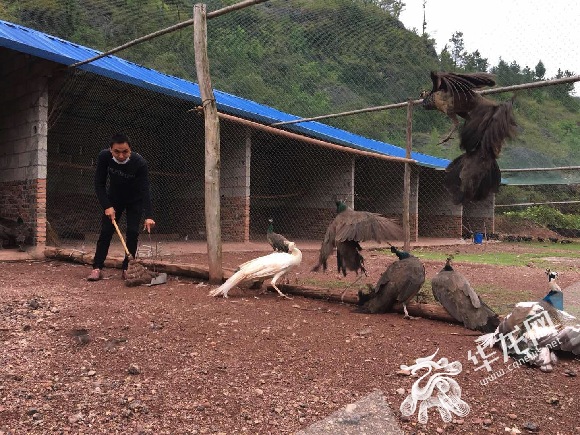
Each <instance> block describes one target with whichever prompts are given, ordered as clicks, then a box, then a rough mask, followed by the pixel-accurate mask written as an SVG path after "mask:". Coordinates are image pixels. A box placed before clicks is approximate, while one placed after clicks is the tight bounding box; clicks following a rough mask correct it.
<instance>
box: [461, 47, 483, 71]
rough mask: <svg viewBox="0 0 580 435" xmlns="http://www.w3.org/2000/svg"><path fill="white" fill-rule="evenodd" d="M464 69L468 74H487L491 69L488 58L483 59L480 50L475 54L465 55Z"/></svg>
mask: <svg viewBox="0 0 580 435" xmlns="http://www.w3.org/2000/svg"><path fill="white" fill-rule="evenodd" d="M464 62H465V65H464V68H465V71H467V72H486V71H487V68H488V67H489V63H488V61H487V58H483V57H481V54H480V53H479V50H475V51H474V52H473V53H469V54H465V56H464Z"/></svg>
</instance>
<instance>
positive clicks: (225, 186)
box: [220, 123, 252, 242]
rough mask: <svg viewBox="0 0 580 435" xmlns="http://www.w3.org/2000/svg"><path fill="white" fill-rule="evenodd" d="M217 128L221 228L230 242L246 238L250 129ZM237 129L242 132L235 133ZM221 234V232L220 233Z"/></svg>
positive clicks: (248, 236)
mask: <svg viewBox="0 0 580 435" xmlns="http://www.w3.org/2000/svg"><path fill="white" fill-rule="evenodd" d="M222 125H224V127H225V126H227V127H226V128H221V129H220V130H223V132H221V141H220V142H221V143H222V146H221V179H220V196H221V230H222V237H224V238H227V240H229V241H234V242H247V241H249V240H250V167H251V166H250V162H251V158H252V133H251V131H250V129H249V128H248V127H243V128H242V127H241V126H238V127H239V128H238V131H237V133H238V134H235V132H236V129H235V126H231V125H229V124H225V123H222ZM239 129H242V131H243V132H244V133H245V134H239V133H240V131H239ZM223 234H225V236H223Z"/></svg>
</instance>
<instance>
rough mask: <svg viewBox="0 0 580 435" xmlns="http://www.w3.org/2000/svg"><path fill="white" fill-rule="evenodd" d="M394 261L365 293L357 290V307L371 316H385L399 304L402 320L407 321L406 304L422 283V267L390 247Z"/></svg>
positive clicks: (421, 264)
mask: <svg viewBox="0 0 580 435" xmlns="http://www.w3.org/2000/svg"><path fill="white" fill-rule="evenodd" d="M391 252H392V253H393V254H395V255H396V256H397V258H398V261H394V262H393V263H391V264H390V265H389V267H387V270H385V271H384V272H383V274H382V275H381V277H380V278H379V280H378V282H377V284H376V285H375V286H374V288H373V287H370V288H369V289H368V290H359V292H358V298H359V301H358V304H359V305H361V306H363V307H364V309H366V310H368V311H369V312H371V313H386V312H389V311H391V310H392V308H393V305H395V304H396V303H400V304H403V311H404V312H405V318H406V319H411V318H412V317H411V316H409V312H408V311H407V303H408V302H409V301H410V300H411V299H412V298H413V297H414V296H416V295H417V293H419V290H421V286H422V285H423V283H424V282H425V266H424V265H423V263H422V262H421V260H419V259H418V258H417V257H415V256H414V255H412V254H410V253H409V252H406V251H401V250H399V249H397V248H396V247H394V246H391Z"/></svg>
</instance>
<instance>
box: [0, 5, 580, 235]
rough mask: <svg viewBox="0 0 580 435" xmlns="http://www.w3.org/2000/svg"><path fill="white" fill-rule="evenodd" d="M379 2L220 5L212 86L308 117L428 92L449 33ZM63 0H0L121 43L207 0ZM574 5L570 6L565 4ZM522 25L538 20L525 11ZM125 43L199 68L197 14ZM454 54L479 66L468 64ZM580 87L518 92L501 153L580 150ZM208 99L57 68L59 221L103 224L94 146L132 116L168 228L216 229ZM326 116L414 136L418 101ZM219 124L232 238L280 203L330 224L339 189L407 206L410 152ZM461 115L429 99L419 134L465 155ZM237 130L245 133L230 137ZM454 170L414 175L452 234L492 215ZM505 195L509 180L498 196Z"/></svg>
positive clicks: (435, 226) (179, 66)
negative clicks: (456, 118) (230, 8)
mask: <svg viewBox="0 0 580 435" xmlns="http://www.w3.org/2000/svg"><path fill="white" fill-rule="evenodd" d="M64 3H65V4H66V5H65V7H63V4H64ZM232 3H234V2H232V1H216V0H212V1H208V2H207V9H208V11H212V10H217V9H219V8H221V7H223V6H225V5H228V4H232ZM374 3H376V2H371V1H362V0H360V1H359V0H332V1H328V2H320V1H314V0H292V1H287V0H286V1H282V0H271V1H269V2H266V3H264V4H260V5H256V6H252V7H250V8H247V9H243V10H239V11H236V12H233V13H229V14H226V15H223V16H220V17H217V18H215V19H212V20H209V21H208V54H209V59H210V71H211V76H212V84H213V86H214V88H216V89H219V90H222V91H225V92H229V93H232V94H235V95H237V96H240V97H244V98H247V99H249V100H252V101H256V102H258V103H261V104H265V105H268V106H271V107H275V108H276V109H280V110H282V111H285V112H288V113H291V114H295V115H298V116H304V117H308V116H317V115H324V114H327V113H336V112H341V111H345V110H353V109H361V108H365V107H370V106H377V105H384V104H389V103H396V102H403V101H407V100H409V99H416V98H418V97H419V93H420V91H421V90H422V89H429V88H430V87H431V81H430V79H429V70H431V69H433V70H439V69H444V68H445V67H446V65H445V64H444V62H443V61H444V59H443V55H442V53H440V50H441V47H439V48H438V49H437V50H436V49H435V48H434V45H433V40H432V39H430V37H429V35H428V34H425V35H418V34H416V33H413V32H410V31H408V30H406V29H405V28H404V26H403V25H402V23H401V22H400V21H398V20H397V19H396V18H395V17H393V15H392V14H390V13H389V12H388V11H384V10H380V9H379V8H378V7H377V5H376V4H374ZM63 4H59V2H56V3H54V4H53V3H50V4H45V3H44V2H33V1H18V2H16V1H7V2H5V6H4V7H3V8H0V18H2V19H5V20H8V21H13V22H16V23H21V24H23V25H26V26H29V27H32V28H35V29H38V30H41V31H45V32H47V33H50V34H53V35H56V36H59V37H62V38H64V39H67V40H70V41H73V42H76V43H79V44H83V45H86V46H89V47H93V48H97V49H100V50H107V49H110V48H112V47H115V46H117V45H119V44H122V43H125V42H127V41H129V40H131V39H133V38H136V37H139V36H142V35H144V34H147V33H150V32H153V31H156V30H159V29H161V28H164V27H168V26H170V25H173V24H176V23H178V22H181V21H184V20H187V19H190V18H191V17H192V8H193V5H194V2H193V1H187V0H172V1H132V0H123V1H104V0H97V1H90V2H89V1H83V0H76V1H75V0H71V1H67V2H63ZM562 13H563V14H565V13H566V9H565V8H563V10H562ZM88 24H90V25H88ZM513 25H514V26H521V27H522V28H524V26H525V25H526V24H525V23H521V22H514V23H513ZM465 31H466V32H468V30H465ZM449 37H451V35H449ZM554 43H557V41H554ZM467 54H468V53H467ZM118 55H119V56H120V57H122V58H125V59H128V60H131V61H134V62H136V63H138V64H141V65H144V66H146V67H149V68H153V69H156V70H159V71H161V72H164V73H167V74H172V75H175V76H179V77H182V78H185V79H188V80H192V81H196V76H195V68H194V52H193V35H192V31H191V28H184V29H181V30H179V31H176V32H173V33H170V34H167V35H164V36H161V37H158V38H155V39H152V40H150V41H147V42H144V43H141V44H139V45H137V46H134V47H131V48H128V49H126V50H123V51H122V52H120V53H118ZM465 59H467V57H465ZM504 64H505V65H504ZM504 64H499V65H497V66H494V65H492V64H491V63H488V64H487V69H488V70H491V71H492V72H494V73H495V74H496V76H497V78H498V84H500V85H509V84H516V83H523V82H525V81H526V80H527V81H534V80H538V79H539V77H535V76H534V73H533V71H531V70H530V68H528V67H527V66H526V68H527V69H526V68H524V66H523V65H522V66H520V65H517V63H515V61H514V62H513V63H512V64H509V61H508V62H507V63H506V62H504ZM447 66H448V65H447ZM455 67H456V68H458V69H461V68H462V69H463V70H465V71H469V68H470V66H469V65H467V64H464V65H459V64H458V65H456V66H455ZM564 67H565V65H563V68H564ZM566 86H567V85H566ZM549 89H552V88H549ZM570 91H571V88H570V87H569V86H568V87H565V86H556V87H553V91H552V90H550V91H545V90H532V91H521V92H519V93H518V95H517V97H516V103H515V110H516V118H517V119H518V122H520V121H521V122H520V126H521V133H522V134H520V137H519V138H518V139H516V140H515V141H513V142H512V143H509V144H507V145H506V146H505V147H504V151H503V154H502V158H501V159H500V166H501V167H503V168H526V167H546V166H570V165H574V164H578V163H579V162H580V154H578V153H579V151H578V150H579V149H580V147H577V146H575V145H577V141H578V139H577V138H578V137H580V134H579V133H580V131H579V130H578V129H579V128H580V127H579V126H578V124H577V121H576V122H575V121H574V120H575V119H577V116H578V112H577V108H576V106H575V104H577V102H575V101H576V100H574V99H573V98H572V97H570V94H569V93H570ZM560 94H562V95H560ZM510 97H511V95H501V96H500V95H496V96H493V97H490V98H493V99H496V100H505V99H508V98H510ZM558 98H559V99H558ZM198 104H199V102H194V101H184V100H179V99H177V98H170V97H168V96H164V95H162V94H158V93H154V92H151V91H146V90H143V89H140V88H137V87H135V86H130V85H127V84H122V83H120V82H116V81H114V80H110V79H106V78H103V77H98V76H96V75H92V74H89V73H80V72H77V73H74V72H69V73H67V74H66V75H65V76H64V79H63V80H59V81H58V82H57V81H54V82H53V83H52V84H51V96H50V124H49V135H48V138H49V149H48V159H49V166H48V219H49V221H50V222H51V224H52V226H53V227H55V229H56V230H57V233H58V234H60V235H61V236H63V237H69V238H70V237H74V236H75V235H78V236H79V237H81V235H83V234H84V235H89V234H96V233H97V232H98V228H97V225H98V216H99V215H100V213H101V211H100V210H99V207H98V204H97V202H96V199H95V198H94V192H93V184H92V177H93V175H94V172H93V170H94V159H95V158H96V155H97V153H98V152H99V151H100V150H101V149H103V148H105V147H106V146H107V143H108V139H109V137H110V135H111V134H112V133H114V132H115V131H125V132H127V134H128V135H129V136H130V137H131V139H132V141H133V144H134V150H135V151H136V152H139V153H140V154H142V155H143V156H144V157H145V158H146V159H147V160H148V162H149V165H150V171H151V179H152V189H153V192H152V193H153V200H154V209H155V211H156V220H157V222H158V226H157V228H156V232H157V233H158V234H160V235H162V238H165V239H188V240H203V239H204V238H205V223H204V213H203V202H204V197H203V196H204V178H203V170H204V139H203V118H202V117H201V116H199V115H198V114H197V113H196V112H195V111H193V112H191V111H190V110H191V109H193V108H194V107H196V106H197V105H198ZM545 108H550V110H545ZM322 122H324V123H326V124H329V125H331V126H335V127H339V128H342V129H345V130H347V131H351V132H354V133H356V134H360V135H362V136H365V137H368V138H372V139H377V140H381V141H385V142H388V143H391V144H394V145H398V146H403V147H404V145H405V127H406V113H405V110H404V109H402V110H401V109H397V110H383V111H380V112H370V113H364V114H358V115H355V116H344V117H339V118H331V119H326V120H324V121H322ZM221 128H222V131H221V134H222V189H223V194H222V207H224V211H225V213H226V214H227V215H226V216H225V217H224V218H223V219H222V225H223V226H224V228H225V229H226V232H227V234H229V235H230V236H232V238H233V239H235V240H239V239H244V238H248V237H249V238H250V239H257V238H263V234H264V232H265V228H266V226H267V218H268V217H273V218H274V220H275V223H276V224H275V229H276V231H278V232H281V233H284V234H286V235H287V236H288V237H293V238H317V237H320V235H321V233H323V231H324V228H325V225H326V223H327V222H328V221H329V219H330V218H331V217H332V216H333V214H334V210H333V199H334V198H335V197H337V196H341V197H345V198H348V199H350V200H351V201H352V204H353V205H354V206H355V208H357V209H364V210H369V211H377V212H381V213H383V214H385V215H388V216H392V217H394V218H396V219H399V220H401V215H402V185H403V184H402V183H403V176H402V174H403V164H401V163H395V162H386V161H383V160H378V159H373V158H367V157H360V156H355V155H353V154H349V153H342V152H331V151H330V150H328V149H324V148H320V147H317V146H315V145H311V144H308V143H298V142H296V141H290V140H289V139H286V138H285V137H284V136H279V135H274V134H269V133H266V132H253V133H251V134H250V133H249V132H248V127H246V126H244V125H242V124H238V123H234V122H224V121H222V125H221ZM450 128H451V121H450V120H449V119H448V118H447V117H445V116H444V115H443V114H441V113H438V112H428V111H425V110H423V109H421V108H419V107H417V108H415V110H414V112H413V150H414V151H420V152H423V153H426V154H431V155H436V156H440V157H444V158H453V157H455V156H456V155H458V154H459V152H460V151H459V149H458V146H457V145H458V139H457V134H456V135H455V138H454V139H453V140H452V141H450V142H449V143H447V144H444V145H439V144H438V142H439V140H440V139H441V138H442V137H443V136H444V135H445V133H446V132H447V131H448V130H449V129H450ZM226 143H235V144H237V146H224V144H226ZM546 143H557V144H558V146H559V148H558V149H559V151H558V152H554V153H551V152H549V151H547V149H549V148H547V147H546ZM247 144H249V145H247ZM247 158H249V159H250V160H251V165H248V166H247V167H246V168H245V169H244V170H243V169H241V167H240V165H239V164H238V162H240V161H242V160H244V159H247ZM244 171H249V172H244ZM576 173H577V171H576V172H572V171H566V172H560V173H558V172H557V171H553V172H550V173H542V175H538V174H539V172H535V173H517V174H516V173H513V172H511V173H508V172H506V173H505V174H504V180H505V181H507V182H510V183H512V182H513V183H514V184H540V183H549V184H557V183H562V182H563V183H568V184H569V183H576V182H578V180H576V178H575V177H576ZM556 174H558V175H556ZM571 174H573V175H571ZM224 177H225V178H224ZM245 177H249V178H250V179H251V185H250V187H249V188H250V189H251V193H250V194H249V195H247V198H248V199H247V201H248V203H246V202H245V200H241V199H240V198H244V197H246V196H245V195H246V194H247V193H248V192H245V191H244V192H242V190H243V189H245V188H247V185H245V184H244V183H243V182H242V181H241V180H242V179H245ZM524 177H526V181H523V182H522V181H521V180H523V179H524ZM343 178H344V179H343ZM442 178H443V172H442V171H437V170H434V169H431V168H426V167H415V168H414V171H413V175H412V179H413V180H416V183H415V184H413V183H412V186H418V187H415V191H413V190H412V195H416V201H415V202H413V201H411V231H412V233H413V232H414V231H416V232H417V233H418V235H419V236H432V237H446V236H450V235H454V234H457V233H458V231H459V232H460V231H461V230H462V229H465V228H464V227H469V228H470V229H475V230H478V231H481V230H482V227H483V226H485V225H490V223H489V219H490V217H489V216H487V215H481V213H480V212H479V211H478V210H477V207H472V209H471V210H470V207H466V208H465V209H464V210H463V211H462V210H461V209H460V208H458V207H456V206H454V205H453V204H451V202H450V200H449V196H448V194H447V192H446V190H445V189H444V188H443V186H442ZM417 180H420V181H417ZM349 183H350V184H349ZM337 186H339V187H337ZM502 201H504V200H503V199H502V197H501V192H500V197H499V199H498V202H502ZM506 201H507V200H506ZM71 204H74V207H71ZM246 209H248V210H250V211H249V213H250V219H249V226H248V227H247V228H245V227H243V228H242V227H240V223H239V222H240V219H241V216H243V210H246ZM313 210H316V212H313ZM297 215H301V216H302V218H305V217H307V218H308V219H309V220H308V221H307V224H306V225H304V221H303V220H302V221H301V223H300V225H296V224H294V222H296V220H295V219H294V217H295V216H297ZM462 215H463V221H462V219H461V216H462Z"/></svg>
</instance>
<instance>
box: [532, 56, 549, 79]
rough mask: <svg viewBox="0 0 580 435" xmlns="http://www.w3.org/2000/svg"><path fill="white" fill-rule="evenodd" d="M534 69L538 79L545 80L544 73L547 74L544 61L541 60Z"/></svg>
mask: <svg viewBox="0 0 580 435" xmlns="http://www.w3.org/2000/svg"><path fill="white" fill-rule="evenodd" d="M534 71H535V76H536V78H537V79H538V80H544V75H546V67H545V66H544V62H542V61H541V60H540V61H539V62H538V64H537V65H536V68H535V70H534Z"/></svg>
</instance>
